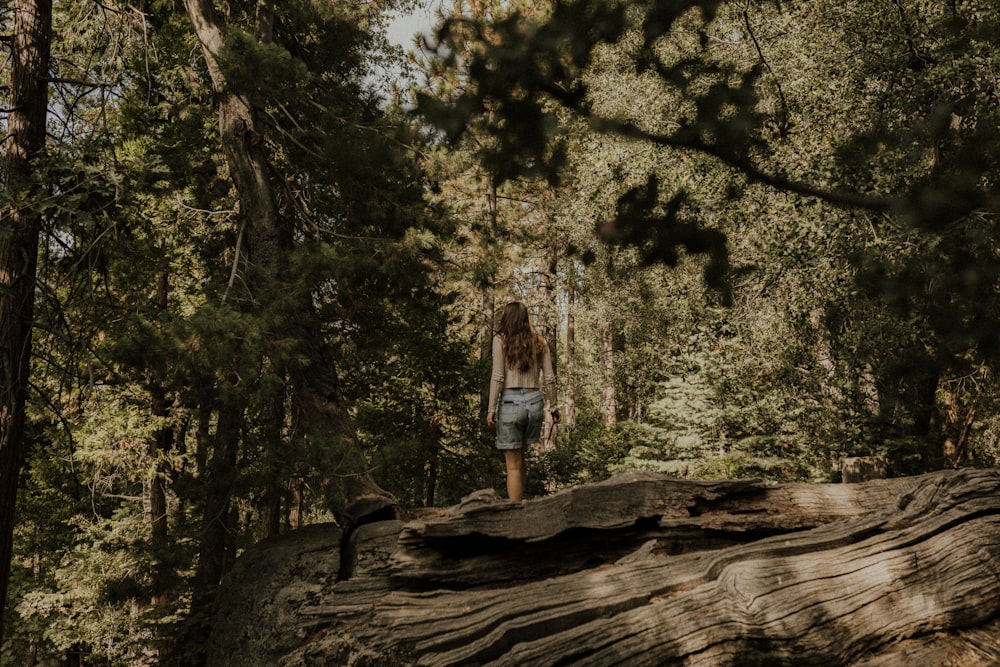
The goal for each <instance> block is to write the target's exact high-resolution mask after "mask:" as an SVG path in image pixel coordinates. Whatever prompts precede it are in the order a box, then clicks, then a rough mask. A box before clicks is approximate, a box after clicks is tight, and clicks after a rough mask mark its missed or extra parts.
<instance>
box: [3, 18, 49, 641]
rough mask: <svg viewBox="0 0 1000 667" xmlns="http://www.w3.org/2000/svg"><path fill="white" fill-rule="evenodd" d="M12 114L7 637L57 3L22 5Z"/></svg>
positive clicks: (6, 291)
mask: <svg viewBox="0 0 1000 667" xmlns="http://www.w3.org/2000/svg"><path fill="white" fill-rule="evenodd" d="M10 9H11V11H12V12H13V14H14V33H13V36H12V40H11V63H10V67H11V79H10V109H11V111H10V114H9V115H8V117H7V136H6V138H5V139H4V142H3V149H4V173H5V180H6V182H5V183H4V185H5V186H6V189H7V192H8V194H9V195H10V196H11V199H12V200H13V201H14V202H15V203H14V205H13V206H12V208H11V209H9V210H8V211H6V215H4V218H3V220H2V221H0V639H2V637H3V608H4V607H5V606H6V601H7V584H8V578H9V574H10V565H11V563H10V561H11V556H12V553H13V530H14V510H15V504H16V500H17V486H18V478H19V477H20V474H21V466H22V464H23V461H24V450H25V443H24V435H25V434H24V427H25V402H26V400H27V387H28V375H29V368H30V362H31V329H32V326H33V323H34V312H35V270H36V267H37V263H38V239H39V234H40V230H41V214H40V213H38V212H37V211H35V210H33V209H32V207H31V206H30V201H31V195H32V194H33V193H32V186H31V162H32V160H33V159H34V158H35V157H36V156H37V154H38V153H40V152H41V151H42V149H43V148H44V147H45V119H46V112H47V105H48V84H47V80H48V71H49V56H50V49H51V43H52V2H51V0H15V1H14V2H12V3H11V6H10Z"/></svg>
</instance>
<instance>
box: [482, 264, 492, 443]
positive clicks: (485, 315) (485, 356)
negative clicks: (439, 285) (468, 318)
mask: <svg viewBox="0 0 1000 667" xmlns="http://www.w3.org/2000/svg"><path fill="white" fill-rule="evenodd" d="M481 290H482V305H481V308H480V311H479V360H480V361H481V362H482V364H483V368H484V369H485V372H484V373H483V379H482V383H481V384H480V386H479V411H480V417H481V419H480V423H482V424H485V423H486V411H487V410H488V409H489V405H490V360H491V358H492V357H493V310H494V308H495V303H494V300H493V287H492V285H488V284H483V286H482V287H481Z"/></svg>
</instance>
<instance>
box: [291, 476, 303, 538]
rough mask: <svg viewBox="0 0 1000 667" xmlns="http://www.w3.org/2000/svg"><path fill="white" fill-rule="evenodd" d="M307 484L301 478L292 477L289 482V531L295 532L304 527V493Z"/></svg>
mask: <svg viewBox="0 0 1000 667" xmlns="http://www.w3.org/2000/svg"><path fill="white" fill-rule="evenodd" d="M304 486H305V482H304V481H303V480H302V478H301V477H298V476H296V477H292V479H290V480H289V481H288V495H289V502H288V529H289V530H295V529H296V528H301V527H302V501H303V498H302V491H303V487H304Z"/></svg>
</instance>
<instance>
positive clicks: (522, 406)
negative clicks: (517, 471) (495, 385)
mask: <svg viewBox="0 0 1000 667" xmlns="http://www.w3.org/2000/svg"><path fill="white" fill-rule="evenodd" d="M544 410H545V399H544V398H542V392H540V391H539V390H537V389H504V390H503V393H501V394H500V400H499V405H498V406H497V449H517V448H518V447H522V446H524V445H530V444H533V443H536V442H538V440H539V436H540V435H541V433H542V421H543V420H544Z"/></svg>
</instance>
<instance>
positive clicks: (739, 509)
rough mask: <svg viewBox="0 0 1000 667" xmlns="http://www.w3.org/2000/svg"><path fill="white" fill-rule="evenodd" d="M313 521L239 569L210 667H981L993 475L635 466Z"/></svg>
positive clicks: (997, 509) (991, 638)
mask: <svg viewBox="0 0 1000 667" xmlns="http://www.w3.org/2000/svg"><path fill="white" fill-rule="evenodd" d="M312 528H313V529H314V530H313V531H312V532H309V533H306V532H305V531H300V533H301V534H300V535H290V536H288V539H287V540H286V541H268V542H267V543H262V544H261V545H258V547H255V548H254V549H252V550H250V551H249V552H247V554H246V555H244V556H243V557H242V558H241V561H240V563H238V564H237V566H236V567H235V568H234V570H233V577H232V579H231V580H228V581H227V582H226V585H224V586H223V589H224V590H223V593H222V595H221V596H220V601H221V602H222V604H220V606H219V607H218V608H217V610H216V617H215V618H216V621H215V622H216V626H215V627H216V631H215V632H213V645H214V649H213V650H214V653H213V655H212V660H211V661H210V663H209V664H210V665H212V666H213V667H228V666H229V665H240V667H254V666H255V665H271V664H282V665H286V666H287V667H304V666H305V665H312V664H320V663H322V664H327V663H330V664H333V663H336V664H353V662H358V663H359V664H360V663H362V662H363V663H364V664H378V665H386V666H392V665H401V666H402V665H436V666H441V667H445V666H447V665H491V666H494V667H497V666H501V665H511V666H513V665H517V666H518V667H531V666H543V665H630V666H631V665H664V666H668V665H687V666H705V667H730V666H732V667H735V666H739V665H769V666H770V665H774V666H782V665H788V666H792V665H795V666H798V665H824V666H830V667H835V666H847V665H852V666H855V667H861V666H865V667H876V666H882V667H885V666H887V665H944V664H950V665H962V666H963V667H969V666H972V665H982V666H984V667H985V666H986V665H995V664H1000V642H998V641H997V639H998V637H1000V620H997V619H998V614H1000V578H998V577H997V576H996V572H997V571H998V565H997V564H998V563H1000V472H998V471H996V470H962V471H946V472H941V473H934V474H931V475H925V476H922V477H914V478H897V479H892V480H880V481H874V482H867V483H862V484H853V485H840V484H812V485H810V484H785V485H780V486H772V485H768V484H765V483H763V482H761V481H759V480H733V481H723V482H693V481H682V480H677V479H671V478H668V477H666V476H663V475H658V474H654V473H642V472H633V473H626V474H623V475H620V476H617V477H615V478H612V479H610V480H608V481H606V482H601V483H599V484H592V485H585V486H580V487H575V488H571V489H566V490H563V491H559V492H558V493H556V494H553V495H551V496H546V497H543V498H539V499H535V500H530V501H528V502H526V503H515V504H512V503H506V502H502V501H500V500H499V498H498V497H497V496H496V494H495V492H493V491H492V490H484V491H482V492H477V493H476V494H473V495H471V496H469V497H467V498H466V499H465V500H464V501H463V503H462V504H460V505H458V506H455V507H451V508H447V509H441V510H435V511H426V512H424V513H423V514H422V515H420V516H417V517H415V518H414V520H413V521H412V522H411V523H409V524H406V525H404V526H402V527H401V526H400V524H399V522H398V521H382V522H380V523H375V524H371V525H366V526H363V527H362V529H360V530H355V531H354V532H353V534H351V535H350V536H346V535H341V534H340V532H339V529H338V528H336V527H328V528H321V527H318V526H315V527H312ZM348 537H349V538H350V539H348ZM282 539H285V538H282ZM348 543H350V544H351V545H352V547H351V550H350V551H345V550H340V551H338V550H337V549H336V545H344V544H348ZM319 553H322V554H324V557H323V558H318V557H317V554H319ZM338 556H339V560H340V561H341V562H340V564H339V566H335V565H334V564H333V563H331V562H330V561H331V560H332V561H337V560H338V558H337V557H338ZM345 560H347V561H349V562H348V563H347V567H345V563H344V562H343V561H345ZM333 567H339V571H340V572H345V573H349V576H347V577H342V578H341V579H340V580H339V581H336V582H333V577H331V576H330V570H331V568H333ZM302 572H306V573H308V574H307V575H306V576H305V577H303V576H301V575H299V574H298V573H302ZM262 577H264V578H263V579H262ZM274 600H282V601H283V602H284V604H283V605H282V606H281V607H280V608H278V607H277V606H276V605H274V604H272V603H273V601H274ZM248 619H252V620H248ZM305 628H308V629H310V631H302V632H299V633H298V635H297V636H296V635H295V633H294V632H293V630H296V629H298V630H303V629H305Z"/></svg>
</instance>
